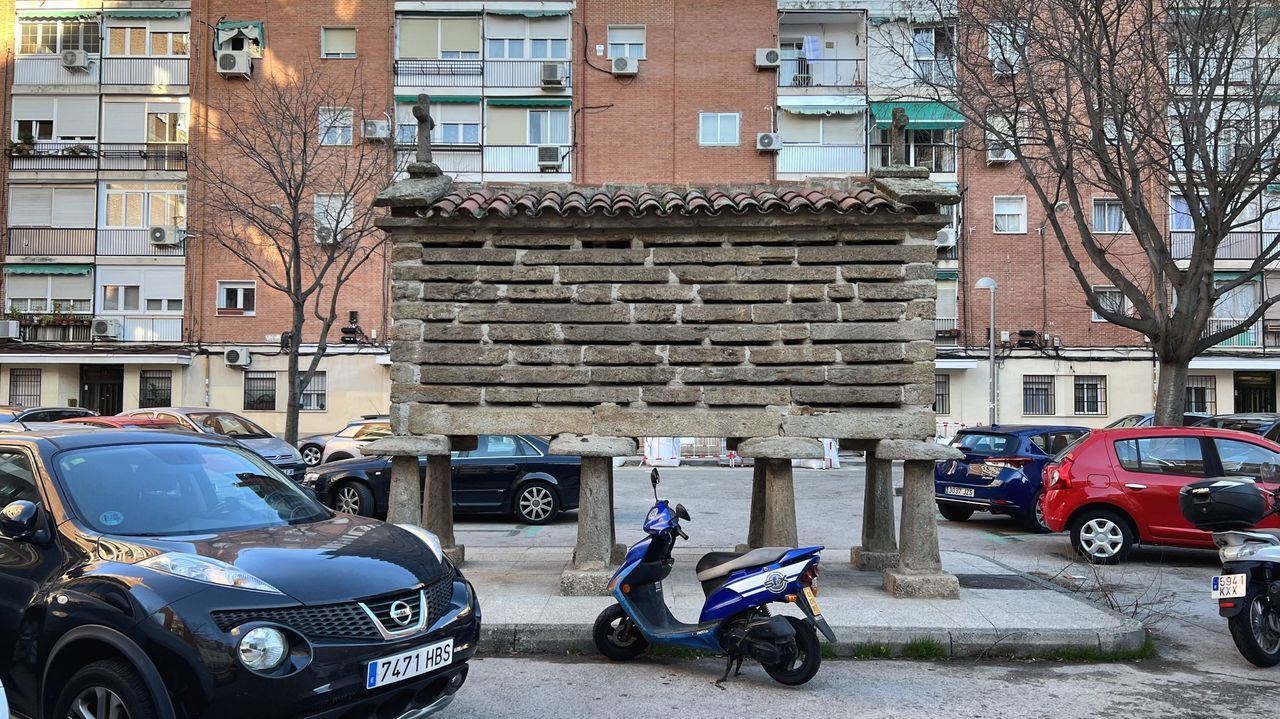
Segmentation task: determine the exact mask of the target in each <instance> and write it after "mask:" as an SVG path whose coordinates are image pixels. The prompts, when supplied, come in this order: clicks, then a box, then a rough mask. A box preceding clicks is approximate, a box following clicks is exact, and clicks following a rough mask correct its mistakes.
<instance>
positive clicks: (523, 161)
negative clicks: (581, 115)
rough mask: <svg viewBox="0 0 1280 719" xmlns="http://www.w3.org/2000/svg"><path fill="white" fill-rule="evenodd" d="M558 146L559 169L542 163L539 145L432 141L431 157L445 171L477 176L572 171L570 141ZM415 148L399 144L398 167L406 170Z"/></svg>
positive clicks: (397, 152) (397, 151)
mask: <svg viewBox="0 0 1280 719" xmlns="http://www.w3.org/2000/svg"><path fill="white" fill-rule="evenodd" d="M556 147H559V148H560V168H559V169H558V170H556V169H549V168H548V169H544V168H542V167H540V166H539V164H538V146H537V145H432V146H431V159H432V160H433V161H434V162H435V163H436V164H437V165H439V166H440V169H441V170H443V171H444V172H445V174H449V175H454V176H458V175H471V176H473V177H475V178H476V179H477V180H478V179H479V176H480V175H482V174H484V173H506V174H531V175H540V174H542V173H544V172H546V173H552V174H555V173H566V172H569V171H570V170H571V166H570V159H571V157H572V154H571V152H570V150H571V148H570V147H569V146H568V145H557V146H556ZM413 152H414V148H413V146H412V145H407V144H399V145H396V167H397V168H399V169H401V170H403V168H404V167H406V166H407V165H408V164H409V163H410V162H412V161H413ZM530 179H536V178H530Z"/></svg>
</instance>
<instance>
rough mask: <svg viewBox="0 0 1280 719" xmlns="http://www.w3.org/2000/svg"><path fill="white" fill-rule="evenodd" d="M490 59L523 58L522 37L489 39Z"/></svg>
mask: <svg viewBox="0 0 1280 719" xmlns="http://www.w3.org/2000/svg"><path fill="white" fill-rule="evenodd" d="M489 59H490V60H523V59H524V38H522V37H503V38H490V39H489Z"/></svg>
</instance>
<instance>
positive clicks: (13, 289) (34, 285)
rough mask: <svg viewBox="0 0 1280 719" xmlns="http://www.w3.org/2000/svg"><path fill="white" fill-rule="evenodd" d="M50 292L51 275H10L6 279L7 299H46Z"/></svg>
mask: <svg viewBox="0 0 1280 719" xmlns="http://www.w3.org/2000/svg"><path fill="white" fill-rule="evenodd" d="M55 279H57V278H55ZM81 279H84V278H81ZM48 292H49V275H9V276H8V277H5V278H4V294H5V296H6V297H45V296H46V294H47V293H48ZM55 296H56V295H55Z"/></svg>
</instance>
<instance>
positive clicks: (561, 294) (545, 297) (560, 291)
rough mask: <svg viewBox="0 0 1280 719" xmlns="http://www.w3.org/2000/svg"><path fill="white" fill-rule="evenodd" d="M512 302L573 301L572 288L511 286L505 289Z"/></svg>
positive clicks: (558, 286)
mask: <svg viewBox="0 0 1280 719" xmlns="http://www.w3.org/2000/svg"><path fill="white" fill-rule="evenodd" d="M505 290H506V291H505V294H506V297H507V299H508V300H510V301H512V302H568V301H570V300H572V299H573V288H572V287H565V286H563V285H511V286H510V287H506V288H505Z"/></svg>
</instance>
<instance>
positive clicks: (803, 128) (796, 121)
mask: <svg viewBox="0 0 1280 719" xmlns="http://www.w3.org/2000/svg"><path fill="white" fill-rule="evenodd" d="M778 130H779V132H781V133H782V140H783V142H821V141H822V118H821V117H820V116H814V115H794V114H792V113H789V112H780V113H778Z"/></svg>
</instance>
